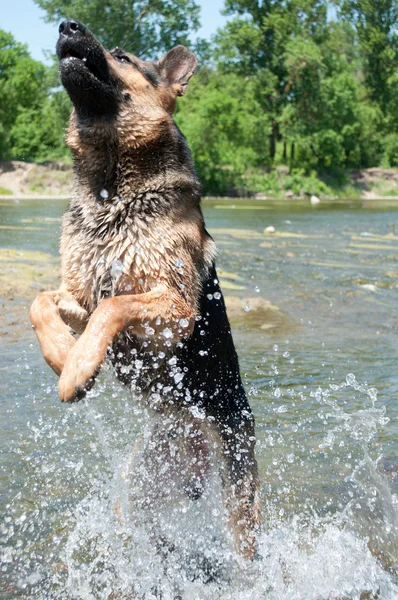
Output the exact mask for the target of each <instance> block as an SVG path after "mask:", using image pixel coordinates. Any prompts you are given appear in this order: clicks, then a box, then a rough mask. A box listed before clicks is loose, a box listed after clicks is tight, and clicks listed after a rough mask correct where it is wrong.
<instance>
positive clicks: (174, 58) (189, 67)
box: [156, 46, 198, 96]
mask: <svg viewBox="0 0 398 600" xmlns="http://www.w3.org/2000/svg"><path fill="white" fill-rule="evenodd" d="M156 64H157V67H158V69H159V73H160V75H161V77H162V79H163V80H165V81H166V82H167V83H168V84H169V85H170V86H172V87H173V88H174V91H175V93H176V95H177V96H183V95H184V94H185V91H186V89H187V86H188V81H189V80H190V79H191V77H192V75H193V74H194V73H195V69H196V65H197V64H198V59H197V58H196V56H195V55H194V53H193V52H191V51H190V50H188V48H186V47H185V46H176V47H175V48H173V49H172V50H170V51H169V52H168V53H167V54H165V55H164V56H163V58H161V59H160V60H158V62H157V63H156Z"/></svg>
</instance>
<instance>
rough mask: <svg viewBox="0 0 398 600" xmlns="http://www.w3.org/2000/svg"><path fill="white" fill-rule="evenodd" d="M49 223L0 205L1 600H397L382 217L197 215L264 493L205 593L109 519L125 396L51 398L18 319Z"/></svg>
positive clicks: (260, 205) (388, 235)
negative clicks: (253, 549)
mask: <svg viewBox="0 0 398 600" xmlns="http://www.w3.org/2000/svg"><path fill="white" fill-rule="evenodd" d="M64 209H65V202H64V201H59V200H54V202H49V201H46V202H40V201H21V202H20V203H14V202H13V201H9V200H4V201H3V200H2V201H1V202H0V258H1V264H0V266H1V271H2V273H1V272H0V283H1V284H2V288H1V289H2V291H0V294H3V296H2V297H0V300H1V304H2V311H1V312H2V315H1V322H0V331H1V335H2V342H1V348H0V373H1V378H0V395H1V398H2V416H1V433H0V444H1V449H2V455H3V461H2V470H1V473H0V477H1V488H2V489H1V492H2V501H1V512H2V514H3V515H4V519H3V523H2V542H3V544H4V556H3V563H4V566H5V577H4V584H2V585H3V587H2V588H0V597H1V598H14V597H15V598H17V597H20V598H32V599H38V600H39V599H40V600H42V599H47V598H84V599H89V598H90V599H91V598H93V599H94V598H98V599H101V600H102V599H105V598H106V599H108V598H133V597H140V598H142V597H145V598H160V597H163V598H177V597H183V598H198V599H202V598H203V599H205V598H206V599H207V598H212V599H213V598H231V599H237V598H239V599H241V598H251V599H254V600H257V599H260V598H269V599H271V600H273V599H275V600H284V599H289V600H291V599H295V598H297V599H303V600H326V599H337V598H358V599H360V600H365V599H366V598H374V599H376V598H380V599H386V600H390V599H391V600H392V599H394V598H398V583H397V565H398V537H397V527H398V518H397V517H398V513H397V499H396V493H397V485H398V480H397V468H398V441H397V411H398V397H397V391H398V375H397V368H396V365H397V358H398V331H397V327H398V325H397V301H396V298H397V285H398V235H396V233H395V228H396V225H397V224H398V208H395V207H394V206H388V205H382V204H379V203H377V204H373V205H370V206H368V207H361V206H359V205H358V204H356V203H352V204H350V203H348V202H347V203H345V204H344V203H343V204H336V205H324V204H321V205H319V206H317V207H311V206H310V205H309V203H308V204H307V203H295V204H287V203H282V204H280V205H278V204H269V203H264V202H253V201H250V200H246V201H239V200H235V199H234V200H228V201H226V200H213V201H208V202H206V203H205V206H204V212H205V218H206V222H207V227H208V229H209V231H210V233H212V235H213V237H214V238H215V240H216V242H217V244H218V247H219V257H218V266H219V269H220V279H221V282H222V284H223V291H224V295H225V296H226V297H227V303H228V305H229V307H230V315H231V320H232V323H233V329H234V337H235V340H236V344H237V348H238V353H239V356H240V363H241V370H242V374H243V377H244V381H245V385H246V389H247V391H248V394H249V396H250V401H251V404H252V406H253V410H254V413H255V417H256V423H257V436H258V444H257V455H258V460H259V465H260V474H261V482H262V491H263V514H262V521H263V532H262V534H261V537H260V544H259V555H260V558H259V560H258V561H256V562H255V563H254V564H253V565H250V566H247V565H240V564H239V561H238V562H236V560H235V559H233V560H232V559H230V557H228V558H225V565H224V571H222V572H223V573H224V574H223V576H221V575H220V577H218V579H217V577H216V582H212V583H205V582H204V579H203V578H202V579H201V578H200V577H199V576H198V577H193V576H191V575H190V573H189V570H188V571H186V569H185V565H181V564H179V563H177V561H176V563H175V564H173V563H172V562H171V564H168V566H167V568H166V566H165V563H164V560H163V559H162V558H161V557H159V554H157V553H156V552H154V549H153V547H152V546H151V542H150V540H149V539H148V536H147V532H146V530H145V527H144V526H141V523H138V525H137V523H135V524H134V525H133V524H132V523H130V524H129V525H128V526H126V524H124V525H122V524H121V523H120V522H119V521H118V520H117V518H116V517H115V514H114V511H113V510H112V506H114V503H115V501H120V498H123V494H124V495H126V494H128V490H126V489H125V488H124V487H123V485H124V484H123V483H122V479H121V477H120V474H121V471H122V468H123V464H124V463H125V460H126V456H128V455H129V453H130V451H131V447H132V445H133V443H134V441H135V439H136V438H137V435H138V432H139V431H140V430H141V429H142V428H143V427H145V418H146V416H145V414H144V413H142V412H141V411H140V410H138V409H137V407H136V405H135V403H134V399H133V398H132V397H131V396H130V394H129V393H128V391H127V390H126V389H125V388H122V387H121V386H120V385H119V384H117V383H116V382H115V380H114V378H113V377H112V373H111V371H109V370H108V371H106V372H104V373H103V375H102V376H101V378H100V381H99V383H98V384H97V385H96V387H95V388H94V390H93V391H92V392H91V393H90V396H89V398H88V400H87V401H85V402H84V403H81V404H78V405H74V406H63V405H61V404H60V403H59V401H58V399H57V392H56V383H57V382H56V377H55V375H54V374H53V373H52V372H51V371H50V369H49V368H48V367H47V366H46V364H45V363H44V361H43V359H42V357H41V355H40V352H39V349H38V344H37V342H36V340H35V338H34V335H33V333H32V331H31V330H30V328H29V324H28V321H27V317H26V314H27V310H28V306H29V304H30V301H31V299H32V298H33V297H34V295H35V294H36V293H37V291H38V290H40V289H42V288H46V287H48V285H57V278H58V271H57V249H58V239H59V233H60V216H61V214H62V211H63V210H64ZM269 227H273V228H274V229H275V232H273V233H272V232H264V230H265V229H266V228H269ZM5 249H7V251H6V250H5ZM210 500H211V498H210V497H208V498H207V499H206V498H205V499H204V505H203V506H202V507H199V508H198V507H196V508H194V509H191V508H190V509H189V510H193V512H192V515H193V517H192V519H191V523H190V525H191V524H192V523H193V522H194V521H195V520H197V523H200V524H201V523H202V522H203V521H202V520H201V519H202V517H203V514H204V513H205V512H206V510H207V511H209V506H210V505H206V502H207V501H208V502H210ZM219 508H220V507H218V508H217V507H212V508H211V511H216V512H215V513H214V515H213V516H214V519H212V518H210V522H212V521H213V522H214V521H216V520H217V514H218V513H217V510H219ZM200 511H202V512H200ZM199 513H200V514H199ZM190 514H191V513H189V512H188V515H190ZM209 514H213V513H211V512H210V513H209ZM200 515H202V516H200ZM185 527H188V525H186V524H185V523H184V525H182V524H181V528H182V529H181V535H182V536H185V537H187V536H188V530H185V529H184V528H185ZM206 527H207V525H206ZM197 529H198V527H197V528H196V530H192V531H190V533H189V535H191V537H193V538H195V536H197V535H198V533H197ZM184 543H185V541H184V542H182V540H181V544H182V546H183V545H184ZM206 543H207V542H206ZM208 545H209V553H210V558H211V557H212V551H213V550H212V548H211V541H209V542H208ZM213 559H214V556H213ZM162 560H163V562H162ZM231 561H232V562H231ZM226 572H227V573H228V576H226V575H225V573H226Z"/></svg>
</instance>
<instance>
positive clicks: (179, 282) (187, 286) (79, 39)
mask: <svg viewBox="0 0 398 600" xmlns="http://www.w3.org/2000/svg"><path fill="white" fill-rule="evenodd" d="M59 33H60V36H59V40H58V42H57V55H58V58H59V61H60V63H59V64H60V66H59V69H60V75H61V81H62V84H63V85H64V87H65V89H66V91H67V93H68V94H69V96H70V98H71V101H72V103H73V111H72V114H71V117H70V123H69V128H68V132H67V144H68V146H69V148H70V149H71V151H72V154H73V158H74V169H75V186H74V192H73V196H72V200H71V202H70V205H69V207H68V209H67V211H66V213H65V214H64V217H63V223H62V235H61V244H60V253H61V272H62V282H61V286H60V288H59V289H58V290H57V291H48V292H43V293H41V294H40V295H39V296H38V297H37V298H36V300H35V301H34V303H33V305H32V308H31V311H30V317H31V322H32V324H33V328H34V329H35V332H36V334H37V337H38V339H39V342H40V345H41V350H42V353H43V356H44V358H45V360H46V361H47V363H48V364H49V365H50V367H52V369H53V370H54V371H55V372H56V373H57V375H59V395H60V399H61V400H62V401H63V402H73V401H76V400H79V399H80V398H82V397H83V396H84V394H85V392H86V391H87V390H88V389H89V388H90V387H91V386H92V385H93V384H94V380H95V377H96V375H97V374H98V372H99V370H100V367H101V365H102V364H103V363H104V361H105V359H106V358H107V356H109V357H110V359H111V360H112V362H113V363H114V365H115V369H116V374H117V376H118V377H119V378H120V379H121V380H122V381H123V382H124V383H125V384H128V385H130V386H131V385H133V386H135V388H134V389H135V390H139V391H140V393H141V397H142V398H143V399H144V401H145V402H146V405H147V407H148V410H149V413H150V414H153V415H157V419H159V416H160V417H161V418H162V419H163V418H164V419H165V420H167V419H174V423H177V424H178V423H183V424H185V426H186V425H187V424H188V425H189V427H188V430H189V431H190V432H191V433H190V439H191V442H188V446H189V447H188V446H187V441H186V440H185V441H184V442H183V443H182V445H181V448H182V449H183V450H182V451H183V452H184V453H185V454H186V455H187V456H189V457H192V460H191V464H192V469H191V473H190V475H189V477H190V481H189V482H188V483H187V487H186V493H187V494H188V495H189V496H190V497H191V498H193V499H195V498H198V497H199V496H200V495H201V493H202V491H203V486H204V485H205V484H206V472H207V465H206V461H208V455H209V452H208V451H207V450H206V448H208V445H206V444H208V443H209V440H212V441H211V444H212V448H213V447H217V448H218V450H217V463H218V467H217V468H218V469H219V472H220V478H221V479H220V480H221V482H222V488H223V490H224V493H225V504H226V509H227V513H226V514H227V515H228V525H229V528H230V531H231V533H232V539H233V541H234V547H235V549H236V551H237V552H238V553H239V554H240V555H241V556H243V557H245V558H248V559H252V558H253V556H254V553H255V548H256V531H257V528H258V520H259V481H258V473H257V464H256V459H255V456H254V446H255V436H254V420H253V416H252V412H251V410H250V407H249V404H248V401H247V398H246V395H245V391H244V388H243V385H242V381H241V377H240V374H239V364H238V358H237V354H236V351H235V347H234V344H233V340H232V335H231V328H230V324H229V322H228V318H227V314H226V309H225V304H224V300H223V297H222V294H221V291H220V286H219V282H218V278H217V273H216V269H215V264H214V258H215V254H216V251H215V244H214V242H213V240H212V238H211V237H210V235H209V234H208V233H207V231H206V229H205V226H204V221H203V215H202V212H201V208H200V196H201V187H200V183H199V181H198V179H197V176H196V173H195V169H194V166H193V163H192V159H191V156H190V152H189V150H188V147H187V144H186V141H185V138H184V136H183V135H182V134H181V132H180V131H179V129H178V127H177V126H176V124H175V123H174V121H173V118H172V114H173V112H174V110H175V106H176V98H177V96H182V95H183V94H184V92H185V90H186V88H187V85H188V81H189V79H190V77H191V76H192V75H193V73H194V71H195V68H196V64H197V60H196V57H195V55H194V54H193V53H192V52H190V51H189V50H188V49H187V48H185V47H184V46H176V47H175V48H173V49H172V50H170V51H169V52H168V53H167V54H166V55H165V56H163V58H161V59H160V60H158V61H157V62H150V61H143V60H141V59H139V58H137V57H136V56H133V55H131V54H129V53H128V52H125V51H124V50H122V49H121V48H115V49H114V50H111V51H110V52H108V51H107V50H105V48H104V47H103V46H102V44H101V43H100V42H99V41H98V40H97V39H96V37H95V36H94V35H93V34H92V33H91V32H90V31H89V30H88V29H87V28H86V27H85V26H84V25H83V24H81V23H79V22H77V21H73V20H68V21H64V22H63V23H61V25H60V27H59ZM78 336H80V337H78ZM175 431H176V432H177V433H176V435H177V436H178V435H180V434H179V433H178V432H181V428H178V427H175ZM185 431H186V429H185ZM181 435H182V434H181ZM154 439H155V440H156V439H157V437H156V433H155V435H154ZM214 440H216V441H214ZM158 452H162V443H161V442H159V446H158ZM189 477H188V479H189Z"/></svg>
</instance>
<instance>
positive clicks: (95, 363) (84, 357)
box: [58, 340, 103, 402]
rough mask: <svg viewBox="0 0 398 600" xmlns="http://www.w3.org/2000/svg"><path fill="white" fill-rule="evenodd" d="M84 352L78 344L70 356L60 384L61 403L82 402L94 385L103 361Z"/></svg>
mask: <svg viewBox="0 0 398 600" xmlns="http://www.w3.org/2000/svg"><path fill="white" fill-rule="evenodd" d="M79 341H80V340H79ZM82 350H84V347H83V349H82V348H80V344H79V342H78V343H77V344H76V346H75V347H74V348H73V349H72V350H71V351H70V352H69V354H68V358H67V360H66V363H65V366H64V369H63V371H62V374H61V377H60V379H59V383H58V391H59V397H60V400H61V402H77V401H78V400H81V399H82V398H84V396H85V395H86V392H87V391H88V390H89V389H90V388H92V386H93V385H94V382H95V378H96V376H97V375H98V372H99V370H100V367H101V364H102V362H103V359H102V358H101V359H100V358H99V356H98V355H96V356H93V355H92V354H88V353H87V352H84V351H82Z"/></svg>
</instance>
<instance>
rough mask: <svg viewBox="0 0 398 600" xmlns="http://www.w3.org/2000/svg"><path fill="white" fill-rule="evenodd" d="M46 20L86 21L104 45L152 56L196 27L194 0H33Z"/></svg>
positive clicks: (181, 40)
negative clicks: (44, 14) (43, 11)
mask: <svg viewBox="0 0 398 600" xmlns="http://www.w3.org/2000/svg"><path fill="white" fill-rule="evenodd" d="M35 2H36V4H38V6H40V7H41V8H43V9H44V10H45V11H46V13H47V20H48V21H51V22H53V23H54V24H59V22H60V21H62V20H63V19H65V18H69V19H76V20H78V21H80V22H82V23H84V24H85V25H87V26H88V27H89V28H90V29H91V30H92V31H93V32H94V33H95V35H96V36H97V37H98V38H99V39H100V40H101V41H102V43H103V44H104V45H105V47H106V48H108V49H111V48H113V47H115V46H121V47H123V48H125V49H126V50H128V51H129V52H132V53H133V54H136V55H137V56H149V57H150V58H153V57H154V56H155V55H157V54H159V53H160V52H163V51H166V50H169V49H170V48H171V47H172V46H175V45H177V44H188V43H189V33H190V32H191V31H192V30H196V29H198V27H199V6H198V5H197V4H195V2H194V0H90V2H87V0H35Z"/></svg>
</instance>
